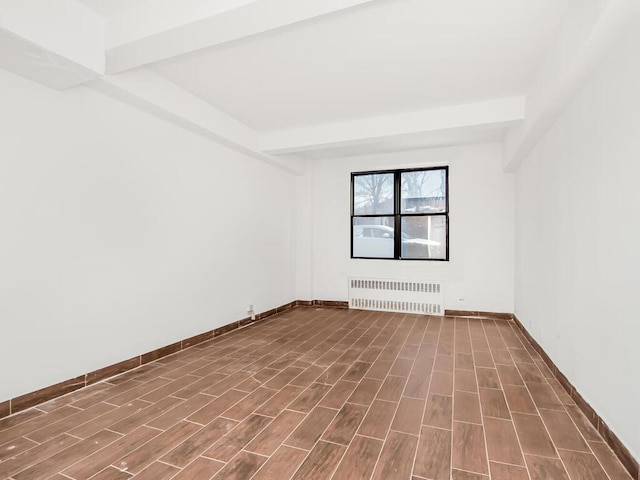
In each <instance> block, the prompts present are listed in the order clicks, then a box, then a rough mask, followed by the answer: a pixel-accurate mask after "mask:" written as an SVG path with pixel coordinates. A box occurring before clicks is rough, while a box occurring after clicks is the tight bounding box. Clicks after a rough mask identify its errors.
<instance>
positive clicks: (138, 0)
mask: <svg viewBox="0 0 640 480" xmlns="http://www.w3.org/2000/svg"><path fill="white" fill-rule="evenodd" d="M145 2H147V0H80V3H83V4H84V5H85V6H87V7H89V8H90V9H91V10H93V11H94V12H96V13H98V14H100V15H102V16H104V17H111V16H113V15H115V14H117V13H118V12H121V11H124V10H128V9H129V8H132V7H134V6H136V5H139V4H142V3H145Z"/></svg>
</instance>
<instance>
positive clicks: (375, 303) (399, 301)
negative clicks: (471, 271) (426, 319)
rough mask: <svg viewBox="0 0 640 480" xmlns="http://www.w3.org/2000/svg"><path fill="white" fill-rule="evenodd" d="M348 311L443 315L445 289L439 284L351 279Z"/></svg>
mask: <svg viewBox="0 0 640 480" xmlns="http://www.w3.org/2000/svg"><path fill="white" fill-rule="evenodd" d="M349 308H356V309H361V310H380V311H383V312H405V313H423V314H428V315H444V289H443V285H442V284H441V283H438V282H422V281H416V280H383V279H374V278H349Z"/></svg>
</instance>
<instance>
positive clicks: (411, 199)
mask: <svg viewBox="0 0 640 480" xmlns="http://www.w3.org/2000/svg"><path fill="white" fill-rule="evenodd" d="M401 184H402V193H401V207H402V212H401V213H441V212H446V211H447V204H446V202H447V171H446V170H445V169H444V168H443V169H438V170H418V171H414V172H403V173H402V178H401Z"/></svg>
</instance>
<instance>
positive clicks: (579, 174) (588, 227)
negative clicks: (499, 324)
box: [516, 28, 640, 458]
mask: <svg viewBox="0 0 640 480" xmlns="http://www.w3.org/2000/svg"><path fill="white" fill-rule="evenodd" d="M638 45H640V28H637V29H636V30H635V32H634V33H630V34H628V35H626V36H625V37H624V40H622V41H621V42H620V43H619V44H618V45H617V47H616V48H615V49H612V50H611V51H610V52H609V53H608V55H607V57H606V59H605V60H604V62H603V63H602V64H601V65H600V66H599V68H598V70H597V71H596V73H595V74H594V75H593V77H591V78H590V79H589V81H588V83H587V84H586V85H585V87H584V88H583V89H582V90H581V91H580V93H578V94H577V96H576V97H575V98H574V99H573V100H572V102H571V104H570V105H569V106H568V108H567V109H566V111H565V112H564V114H563V116H562V117H561V118H560V119H559V120H558V121H557V123H556V124H555V125H554V126H553V128H552V129H551V130H550V131H549V132H548V133H547V135H546V136H545V137H544V138H543V139H542V141H541V142H540V143H539V144H538V145H537V147H536V148H535V149H534V151H533V152H532V154H531V155H530V156H529V158H527V160H526V161H525V163H524V165H523V166H522V167H521V168H520V170H519V172H518V174H517V217H516V218H517V223H516V232H517V233H516V238H517V240H516V243H517V254H516V256H517V260H516V314H517V316H518V318H519V319H520V320H521V321H522V322H523V323H524V325H525V326H526V327H527V329H528V330H529V331H530V332H531V333H532V335H533V336H534V337H535V338H536V339H537V340H538V341H539V343H540V344H541V345H542V347H543V348H544V349H545V351H546V352H547V353H548V354H549V355H550V356H551V358H552V359H553V360H554V361H555V362H556V364H557V365H558V367H559V368H560V369H561V370H562V371H563V372H564V373H565V374H566V375H567V377H568V378H569V379H570V380H571V382H572V383H573V384H574V385H575V386H576V388H577V389H578V391H579V392H580V393H581V394H582V395H583V396H584V397H585V399H586V400H587V401H588V402H589V403H590V404H591V405H592V406H593V407H594V408H595V409H596V411H597V412H598V413H599V414H600V415H601V416H602V417H603V418H604V420H605V421H606V422H607V423H608V424H609V426H610V427H611V428H612V429H613V431H614V432H616V434H617V435H618V436H619V437H620V438H621V440H622V441H623V442H625V443H626V445H627V446H628V447H629V448H630V449H631V450H632V453H633V454H634V455H635V456H636V458H638V457H640V413H639V411H638V405H639V404H640V382H639V381H638V379H640V349H639V348H638V339H639V337H640V323H639V322H638V314H637V312H638V307H639V306H640V303H639V302H640V296H639V293H640V220H639V219H640V180H639V179H640V113H639V112H640V88H638V85H640V56H639V55H638Z"/></svg>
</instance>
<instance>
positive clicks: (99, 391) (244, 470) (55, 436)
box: [0, 308, 631, 480]
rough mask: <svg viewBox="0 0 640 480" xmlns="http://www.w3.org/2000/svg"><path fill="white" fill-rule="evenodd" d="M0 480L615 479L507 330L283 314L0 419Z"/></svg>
mask: <svg viewBox="0 0 640 480" xmlns="http://www.w3.org/2000/svg"><path fill="white" fill-rule="evenodd" d="M0 478H11V479H15V480H29V479H37V480H40V479H45V478H54V479H57V480H62V479H75V480H80V479H88V478H91V479H96V480H121V479H122V480H125V479H129V478H137V479H153V480H163V479H189V480H194V479H210V478H215V479H238V480H240V479H254V480H267V479H274V480H275V479H277V480H286V479H304V480H313V479H331V478H333V479H348V480H356V479H369V478H372V479H384V480H388V479H407V480H412V479H413V480H419V479H434V480H440V479H454V480H488V479H493V480H520V479H523V480H525V479H528V480H549V479H551V480H564V479H570V480H607V479H608V480H621V479H624V480H628V479H630V478H631V477H630V476H629V475H627V474H626V472H625V471H624V469H623V468H622V466H621V464H620V463H619V462H618V460H617V459H616V458H615V457H614V456H613V454H612V452H611V451H610V450H609V448H608V447H607V446H606V445H605V444H604V443H603V440H602V438H601V437H600V436H599V435H598V433H597V432H596V431H595V430H594V429H593V428H592V427H590V426H589V424H588V422H587V421H586V419H585V418H584V417H583V416H582V414H581V413H580V412H579V410H578V409H577V407H576V405H575V404H574V402H573V401H572V400H571V398H569V396H568V395H566V393H565V392H564V391H563V390H562V389H561V387H560V385H559V384H558V382H557V381H556V380H554V379H553V377H552V376H551V373H550V372H549V371H548V369H547V368H546V367H545V365H544V364H543V362H542V361H541V360H540V358H539V356H538V355H537V354H536V353H535V351H534V350H533V348H532V347H531V346H530V345H529V344H528V343H527V341H526V340H525V339H524V338H523V337H522V335H521V334H520V332H518V331H517V330H516V329H515V328H514V327H513V326H512V325H511V324H510V323H508V322H506V321H493V320H478V319H471V320H467V319H463V318H443V317H427V316H418V315H404V314H390V313H379V312H368V311H353V310H339V309H321V308H297V309H294V310H291V311H288V312H286V313H284V314H281V315H278V316H276V317H273V318H272V319H270V320H268V321H266V322H262V323H259V324H257V325H254V326H251V327H248V328H245V329H242V330H237V331H234V332H232V333H230V334H228V335H225V336H222V337H219V338H216V339H213V340H211V341H209V342H206V343H204V344H200V345H197V346H195V347H192V348H190V349H187V350H184V351H182V352H180V353H178V354H175V355H173V356H170V357H166V358H163V359H161V360H159V361H157V362H154V363H151V364H148V365H145V366H143V367H140V368H138V369H136V370H133V371H130V372H127V373H125V374H123V375H120V376H118V377H115V378H112V379H111V380H109V381H108V382H103V383H99V384H96V385H93V386H91V387H89V388H87V389H84V390H81V391H78V392H75V393H72V394H70V395H67V396H65V397H61V398H59V399H56V400H54V401H51V402H49V403H46V404H43V405H40V406H39V407H38V408H34V409H31V410H28V411H25V412H22V413H20V414H18V415H15V416H12V417H8V418H5V419H3V420H0Z"/></svg>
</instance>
